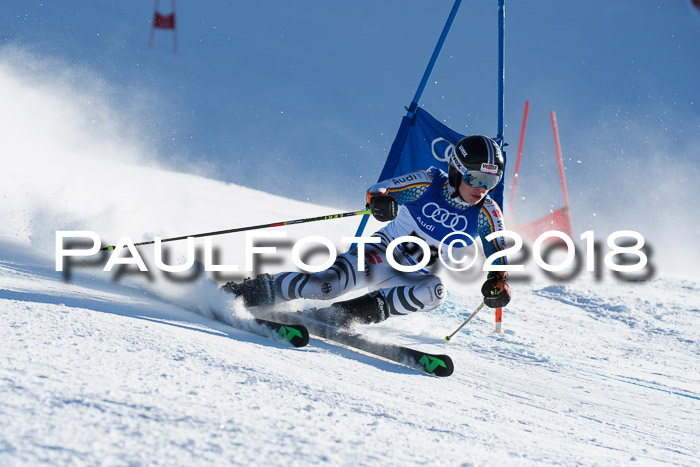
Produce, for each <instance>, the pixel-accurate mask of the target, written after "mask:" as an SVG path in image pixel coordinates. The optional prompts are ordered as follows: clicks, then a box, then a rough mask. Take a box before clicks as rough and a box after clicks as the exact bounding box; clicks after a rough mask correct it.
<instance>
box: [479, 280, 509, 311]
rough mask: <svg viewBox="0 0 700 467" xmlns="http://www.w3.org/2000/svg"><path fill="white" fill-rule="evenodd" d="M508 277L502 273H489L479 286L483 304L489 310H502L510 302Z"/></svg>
mask: <svg viewBox="0 0 700 467" xmlns="http://www.w3.org/2000/svg"><path fill="white" fill-rule="evenodd" d="M507 281H508V276H507V275H506V273H505V272H503V271H491V272H489V274H488V276H486V282H484V285H482V286H481V294H482V295H483V296H484V303H485V304H486V306H489V307H491V308H502V307H504V306H506V305H508V302H510V287H509V286H508V282H507Z"/></svg>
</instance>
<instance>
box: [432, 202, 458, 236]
mask: <svg viewBox="0 0 700 467" xmlns="http://www.w3.org/2000/svg"><path fill="white" fill-rule="evenodd" d="M423 215H424V216H426V217H427V218H428V219H432V220H434V221H435V222H437V223H438V224H440V225H443V226H445V227H446V228H448V229H452V230H454V231H455V232H464V231H465V230H467V218H466V217H464V216H460V215H459V214H455V213H454V212H450V211H448V210H447V209H445V208H441V207H440V206H438V205H437V204H435V203H428V204H426V205H425V206H423Z"/></svg>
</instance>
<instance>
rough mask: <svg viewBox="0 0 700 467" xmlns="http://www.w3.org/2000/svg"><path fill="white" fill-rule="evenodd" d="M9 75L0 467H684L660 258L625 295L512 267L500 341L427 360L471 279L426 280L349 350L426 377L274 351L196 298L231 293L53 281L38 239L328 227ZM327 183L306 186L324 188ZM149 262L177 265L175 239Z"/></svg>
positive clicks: (229, 239)
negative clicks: (426, 363)
mask: <svg viewBox="0 0 700 467" xmlns="http://www.w3.org/2000/svg"><path fill="white" fill-rule="evenodd" d="M30 61H31V60H30ZM20 69H21V68H17V67H15V68H12V67H9V68H8V67H7V66H5V65H2V66H0V84H2V85H1V86H0V101H2V102H3V112H1V113H0V119H1V120H2V125H1V126H2V128H3V130H4V133H3V136H2V138H0V154H2V157H3V162H4V163H5V166H4V168H3V170H2V171H0V219H2V222H1V223H0V310H1V311H0V400H1V401H2V403H0V465H2V466H14V465H41V464H43V465H52V466H53V465H141V464H144V465H225V464H240V465H248V464H253V465H258V464H261V465H300V466H301V465H311V464H316V463H327V464H332V465H415V464H428V465H471V464H475V465H499V466H500V465H513V464H515V465H530V464H537V465H541V464H556V465H559V464H567V465H573V464H584V465H610V464H625V465H630V464H633V465H635V464H639V465H649V464H670V465H697V463H698V459H699V458H700V437H698V433H700V401H699V399H700V384H699V383H700V371H699V370H700V364H699V362H700V360H699V358H698V355H699V354H700V352H699V348H698V329H700V313H699V311H700V309H699V307H698V297H699V296H700V295H699V294H698V283H697V281H696V279H695V278H693V277H691V276H688V275H685V276H683V277H682V278H677V277H675V276H672V275H669V274H667V272H666V271H664V270H663V269H662V268H661V267H659V266H660V263H661V262H662V261H664V260H665V259H666V258H668V257H669V255H668V254H667V251H665V252H664V253H663V254H662V253H661V251H660V250H658V251H657V252H656V253H655V255H654V256H653V257H652V258H651V261H652V263H653V264H654V265H655V266H656V268H655V269H656V273H655V274H653V275H652V276H651V277H650V278H649V279H648V280H646V281H640V282H626V281H619V280H617V279H615V278H614V277H613V276H612V275H611V274H610V272H609V271H605V270H603V271H600V272H601V274H600V277H599V278H598V277H597V275H596V274H593V273H588V272H582V273H580V274H579V275H577V276H576V277H575V278H573V279H571V280H568V281H556V280H553V279H551V278H548V277H546V276H544V275H542V274H538V273H536V272H535V271H534V265H533V264H532V262H531V261H530V262H529V263H528V264H527V268H528V271H529V272H528V273H527V274H526V276H529V277H528V278H525V279H522V276H521V280H515V278H514V279H513V280H512V282H511V285H512V289H513V300H512V302H511V304H510V305H509V306H508V307H507V308H506V309H505V311H504V322H503V330H504V332H503V333H501V334H496V333H494V332H493V330H494V315H493V311H492V310H488V309H485V310H482V311H481V312H480V313H479V314H478V315H477V316H476V318H475V319H474V320H472V322H470V323H469V324H468V325H467V326H466V327H465V328H464V329H463V330H462V331H460V332H459V333H458V334H457V335H456V336H455V337H454V338H453V341H452V342H451V343H449V344H447V343H445V342H444V341H443V339H442V338H443V336H445V335H446V334H449V333H450V332H452V331H453V330H454V329H455V328H456V327H457V326H458V325H459V324H460V323H461V322H462V321H463V320H464V319H465V318H466V317H467V316H469V314H470V313H471V311H472V310H473V309H474V308H475V307H476V306H477V304H478V303H479V301H480V293H479V287H480V284H481V281H482V280H483V273H482V272H480V271H473V273H467V274H465V275H464V276H460V277H457V276H451V275H448V276H447V277H446V278H445V282H446V284H447V289H448V298H447V302H446V304H445V305H444V306H443V307H442V308H441V309H439V310H436V311H433V312H429V313H418V314H414V315H411V316H406V317H400V318H397V317H392V318H391V319H389V320H387V321H386V322H384V323H381V324H379V325H373V326H365V327H359V328H358V329H357V331H358V332H361V333H363V334H366V335H368V336H370V337H371V338H373V339H378V340H383V341H387V342H395V343H400V344H404V345H409V346H412V347H415V348H419V349H425V350H427V351H433V352H438V353H447V354H449V355H450V356H451V357H452V359H453V361H454V363H455V372H454V374H453V375H452V376H450V377H448V378H437V377H431V376H427V375H425V374H422V373H419V372H416V371H415V370H412V369H409V368H407V367H403V366H401V365H397V364H394V363H391V362H388V361H384V360H382V359H379V358H376V357H373V356H371V355H367V354H364V353H361V352H358V351H355V350H351V349H347V348H344V347H341V346H338V345H335V344H333V343H331V342H326V341H323V340H319V339H312V341H311V343H310V344H309V345H308V346H307V347H305V348H302V349H295V348H292V347H290V346H289V345H288V344H286V343H284V342H282V341H280V340H277V339H275V338H274V336H271V335H267V336H261V335H259V333H260V332H262V331H261V329H259V328H257V327H256V326H257V325H256V324H254V323H253V322H252V320H251V316H250V314H249V313H248V312H247V311H246V310H245V309H244V308H243V307H242V306H241V304H240V303H236V302H235V300H233V299H231V298H230V296H225V295H224V294H222V293H221V292H219V290H218V285H219V284H221V283H222V282H223V281H224V280H226V279H227V278H229V279H230V278H234V279H236V280H241V279H243V278H244V277H245V276H246V275H248V274H251V273H246V272H244V271H241V272H240V273H227V274H219V275H212V274H207V275H196V274H194V273H182V274H179V275H177V277H174V278H166V277H165V276H164V274H163V273H162V272H160V271H158V270H156V269H155V267H154V263H153V258H154V252H153V249H152V248H151V247H143V248H140V249H139V251H140V252H141V254H143V256H144V261H145V262H146V263H147V264H148V265H149V266H150V273H148V274H146V273H141V272H139V271H138V270H136V269H135V268H134V267H129V268H126V269H122V270H120V269H119V268H115V270H114V271H113V272H112V273H108V272H103V271H102V266H103V265H104V261H105V259H106V258H101V260H100V261H97V260H96V259H94V258H86V259H85V261H83V262H80V263H79V264H74V266H73V267H72V268H70V271H69V274H66V275H64V274H63V273H61V272H57V271H56V266H55V258H54V255H55V250H56V248H55V238H56V231H59V230H80V231H83V230H89V231H94V232H95V233H97V234H98V235H100V237H101V239H102V241H103V242H104V243H105V244H107V243H110V242H117V241H118V239H119V238H120V237H122V236H130V237H131V238H132V239H133V241H136V242H138V241H142V240H151V239H153V237H155V236H162V237H170V236H179V235H186V234H195V233H199V232H206V231H211V230H223V229H230V228H234V227H241V226H246V225H256V224H264V223H271V222H278V221H285V220H290V219H299V218H307V217H311V216H319V215H325V214H332V213H335V212H338V211H339V209H338V208H335V207H323V206H318V205H311V204H306V203H302V202H299V201H292V200H289V199H284V198H280V197H275V196H272V195H270V194H269V193H262V192H259V191H255V190H252V189H250V188H244V187H240V186H234V185H227V184H225V183H222V182H219V181H214V180H210V179H207V178H203V177H197V176H194V175H190V174H186V173H182V172H187V171H189V170H188V168H181V170H180V171H179V172H174V171H168V170H165V169H163V168H162V167H160V166H158V165H157V164H156V163H155V161H156V160H158V157H150V155H151V153H152V151H151V149H150V148H147V147H142V145H140V144H136V143H134V141H141V139H140V138H132V137H130V136H129V135H127V136H125V134H126V133H128V132H125V131H124V128H132V129H133V128H134V127H138V124H135V125H134V127H130V126H129V125H127V126H126V127H124V126H120V123H119V121H117V120H118V119H116V118H115V116H114V115H113V114H110V111H109V110H104V105H103V104H104V103H103V102H101V101H100V100H99V98H94V99H93V98H92V97H91V98H86V97H85V96H83V95H82V94H81V92H82V90H81V89H77V88H72V89H65V88H64V87H62V86H61V85H60V82H61V80H58V81H57V83H58V84H56V83H54V81H53V80H48V81H42V80H39V82H34V81H33V80H32V79H29V78H28V77H27V76H24V77H23V78H21V77H20V78H18V77H17V75H18V74H20V71H18V70H20ZM24 74H25V75H26V73H24ZM63 78H64V79H67V78H66V77H65V76H64V77H63ZM97 95H99V93H97ZM93 97H94V96H93ZM271 176H275V177H280V178H282V177H284V174H271ZM342 176H343V174H335V173H329V174H328V177H329V179H330V178H334V180H335V182H336V184H337V185H338V187H339V189H340V190H342V187H343V184H342V180H343V179H342ZM286 182H287V183H289V182H290V181H289V180H286ZM293 182H294V183H309V184H311V183H314V180H311V179H309V180H293ZM642 189H646V187H643V188H642ZM347 196H348V198H347V199H351V198H352V195H351V194H347ZM362 206H364V200H363V193H357V207H356V209H361V208H362ZM346 210H348V209H342V210H340V211H346ZM652 217H653V216H652ZM356 226H357V218H347V219H342V220H337V219H336V220H329V221H324V222H319V223H314V224H301V225H297V226H290V227H285V228H277V229H269V230H262V231H259V232H260V233H262V234H265V235H267V234H272V231H273V230H274V231H285V232H286V233H287V235H288V236H287V238H277V239H272V240H268V243H270V242H272V243H274V244H275V245H276V246H277V247H278V252H277V254H275V255H270V256H269V257H266V258H265V261H264V262H260V263H259V264H258V267H257V271H256V272H260V271H266V272H278V271H283V270H287V269H289V268H291V267H293V265H292V264H291V261H290V251H291V244H292V243H293V241H294V240H296V239H298V238H300V237H303V236H307V235H312V234H314V235H323V236H325V237H327V238H328V239H329V240H331V241H332V242H333V243H334V244H335V245H337V247H338V251H344V250H343V249H344V248H347V245H343V244H342V243H341V237H342V236H349V235H352V233H354V232H355V229H356ZM378 226H379V224H378V223H376V222H371V223H370V225H369V227H368V229H367V232H368V233H369V232H373V231H374V229H376V228H377V227H378ZM613 227H614V228H613V229H612V230H617V229H624V228H627V226H625V225H615V226H613ZM674 227H675V224H674ZM690 228H691V230H689V231H692V228H693V226H692V225H691V226H690ZM674 238H675V237H674ZM598 240H601V241H602V238H599V239H598ZM202 242H203V241H202ZM678 243H682V244H683V245H686V246H687V243H683V242H678ZM168 245H170V247H169V251H170V258H169V264H182V263H183V262H184V258H185V257H186V253H187V251H186V248H185V242H173V243H170V244H168ZM213 246H214V248H215V249H216V251H217V252H218V255H217V260H218V264H226V265H234V264H235V265H238V266H240V267H241V269H243V268H244V264H245V253H244V250H245V249H246V248H245V236H244V235H243V234H235V235H223V236H219V237H215V239H214V242H213ZM655 246H657V247H659V248H661V247H668V242H667V243H666V244H665V245H664V244H658V245H655ZM197 248H198V249H201V248H202V243H201V242H200V243H197ZM689 248H692V245H691V246H690V247H689ZM688 251H689V253H688V254H689V255H690V256H689V257H692V255H696V254H697V250H696V249H695V250H688ZM676 253H677V251H676ZM312 259H313V260H314V261H321V260H322V259H325V258H323V254H322V253H321V257H320V258H319V256H318V255H315V256H312ZM685 262H686V263H688V261H685ZM690 264H691V265H692V264H693V263H692V261H691V262H690ZM685 266H686V267H687V266H688V264H685ZM598 267H601V266H600V265H598ZM669 270H670V271H673V269H672V268H671V269H669ZM357 293H362V291H357ZM317 304H318V303H308V304H304V303H301V302H296V303H294V302H293V303H289V304H286V305H285V306H284V307H282V308H284V309H286V310H288V311H289V310H294V309H299V308H304V307H306V306H309V305H317Z"/></svg>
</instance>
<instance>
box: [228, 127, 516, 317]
mask: <svg viewBox="0 0 700 467" xmlns="http://www.w3.org/2000/svg"><path fill="white" fill-rule="evenodd" d="M503 169H504V159H503V155H502V153H501V150H500V147H499V146H498V144H497V143H496V142H495V141H493V140H492V139H490V138H488V137H486V136H469V137H466V138H464V139H462V140H461V141H459V143H457V145H455V148H454V150H453V151H452V153H451V155H450V164H449V174H446V173H445V172H443V171H442V170H440V169H437V168H434V167H431V168H430V169H428V170H420V171H417V172H413V173H409V174H406V175H402V176H399V177H393V178H390V179H388V180H384V181H381V182H379V183H377V184H375V185H373V186H372V187H370V188H369V190H367V202H368V206H369V207H370V209H371V211H372V214H373V215H374V217H375V218H377V219H378V220H379V221H383V222H386V221H391V222H389V224H387V225H386V226H385V227H384V228H382V229H381V230H379V231H377V232H375V233H374V234H373V235H372V236H373V237H378V238H379V239H380V240H381V241H380V243H368V244H366V245H365V254H364V258H363V264H364V271H359V268H358V257H357V256H358V249H357V248H352V249H351V250H350V251H348V252H347V253H345V254H342V255H340V256H338V257H337V258H336V261H335V262H334V264H333V265H332V266H331V267H330V268H328V269H326V270H325V271H321V272H317V273H311V274H309V273H301V272H282V273H278V274H275V275H273V276H270V275H268V274H261V275H259V276H258V277H257V278H255V279H253V280H246V281H244V282H242V283H238V284H236V283H233V282H229V283H227V284H226V285H224V286H223V287H222V288H223V289H224V290H225V291H227V292H230V293H233V294H234V295H236V296H241V297H243V299H244V301H245V303H246V305H248V306H259V305H267V306H269V305H272V304H274V303H276V302H281V301H288V300H294V299H298V298H308V299H325V300H332V299H335V298H337V297H339V296H341V295H343V294H345V293H347V292H350V291H352V290H354V289H357V288H363V287H368V288H369V289H370V291H371V292H370V293H368V294H365V295H362V296H360V297H357V298H354V299H351V300H346V301H342V302H336V303H334V304H333V305H331V306H330V307H329V308H326V309H323V310H318V311H317V317H321V318H323V319H325V320H332V321H334V322H337V323H339V324H342V325H349V324H350V323H352V322H360V323H364V324H366V323H372V322H375V323H376V322H380V321H383V320H385V319H387V318H388V317H390V316H393V315H406V314H409V313H413V312H416V311H426V310H432V309H435V308H437V307H439V306H440V305H441V304H442V303H443V302H444V301H445V287H444V285H443V284H442V281H441V280H440V278H439V277H438V276H437V272H438V270H439V269H440V267H441V264H442V263H441V261H439V260H438V248H439V247H440V243H441V242H442V240H443V239H444V238H445V237H446V236H447V235H449V234H451V233H453V232H464V233H467V234H469V235H470V236H471V237H472V238H476V237H477V236H479V237H480V238H481V240H482V245H483V247H484V250H485V251H484V252H485V254H486V256H487V257H488V256H491V255H492V254H493V253H496V252H498V251H501V250H503V249H505V243H504V240H503V237H497V238H496V239H495V240H492V241H487V240H486V237H487V236H488V235H489V234H491V233H494V232H497V231H500V230H503V229H504V225H503V214H502V212H501V209H500V207H499V206H498V205H497V204H496V202H495V201H493V200H492V199H491V198H490V197H489V196H488V192H489V191H491V190H493V189H494V188H495V187H496V184H497V183H498V181H499V180H500V179H501V177H502V176H503ZM399 205H401V207H400V208H399ZM402 236H413V237H419V238H421V239H422V240H424V241H425V242H426V243H427V244H428V245H429V247H430V252H431V258H430V260H429V261H428V264H427V265H426V266H425V267H424V269H421V270H419V271H416V272H400V271H398V270H396V269H394V268H393V267H392V266H391V265H390V264H389V262H388V261H387V259H386V254H387V246H388V245H389V243H390V242H391V241H392V240H394V239H395V238H398V237H402ZM456 237H457V238H460V239H463V240H466V241H468V238H467V237H465V236H463V235H457V236H456ZM449 243H450V241H445V242H443V245H442V247H443V251H442V258H447V257H448V256H447V251H446V250H447V245H449ZM393 254H394V259H395V260H396V262H397V263H399V264H401V265H404V266H412V265H416V264H419V263H420V262H421V260H422V259H423V254H424V253H423V249H422V248H421V247H420V246H419V245H418V244H417V243H412V242H407V243H401V244H399V245H398V246H397V247H396V248H395V249H394V251H393ZM493 264H506V258H505V256H502V257H500V258H498V259H496V260H495V261H494V262H493ZM481 291H482V294H483V295H484V302H485V303H486V305H488V306H490V307H493V308H498V307H503V306H505V305H506V304H508V302H509V301H510V287H509V286H508V283H507V276H506V274H505V273H504V272H490V273H489V274H488V276H487V279H486V282H484V284H483V286H482V289H481Z"/></svg>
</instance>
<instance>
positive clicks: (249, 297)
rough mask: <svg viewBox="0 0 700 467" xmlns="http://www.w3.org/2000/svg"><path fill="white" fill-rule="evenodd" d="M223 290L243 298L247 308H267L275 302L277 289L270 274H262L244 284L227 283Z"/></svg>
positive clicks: (248, 279)
mask: <svg viewBox="0 0 700 467" xmlns="http://www.w3.org/2000/svg"><path fill="white" fill-rule="evenodd" d="M221 290H223V291H224V292H228V293H230V294H233V295H235V296H236V297H243V302H244V303H245V306H247V307H251V306H266V305H272V304H273V303H274V302H275V289H274V287H273V283H272V277H271V276H270V275H269V274H260V275H258V277H256V278H255V279H251V278H247V279H246V280H244V281H243V282H240V283H238V284H237V283H235V282H227V283H226V284H224V285H222V286H221Z"/></svg>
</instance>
